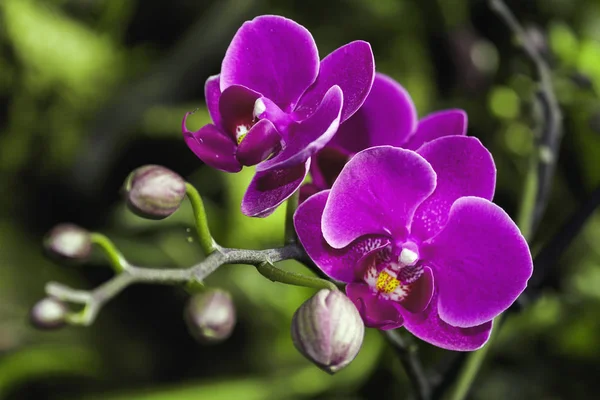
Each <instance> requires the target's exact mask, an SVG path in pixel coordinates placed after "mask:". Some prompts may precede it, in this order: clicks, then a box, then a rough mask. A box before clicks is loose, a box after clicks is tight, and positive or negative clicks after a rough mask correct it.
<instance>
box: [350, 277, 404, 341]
mask: <svg viewBox="0 0 600 400" xmlns="http://www.w3.org/2000/svg"><path fill="white" fill-rule="evenodd" d="M346 295H348V298H349V299H350V300H352V302H353V303H354V305H355V306H356V308H357V309H358V312H359V313H360V316H361V317H362V319H363V321H364V323H365V326H367V327H369V328H377V329H381V330H384V331H385V330H388V329H396V328H399V327H401V326H402V324H403V323H404V318H402V314H400V310H399V306H398V304H397V303H395V302H393V301H391V300H387V299H384V298H381V297H378V296H376V295H375V293H373V291H372V290H371V289H370V288H369V287H368V286H367V285H365V284H362V283H350V284H348V285H346Z"/></svg>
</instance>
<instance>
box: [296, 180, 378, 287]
mask: <svg viewBox="0 0 600 400" xmlns="http://www.w3.org/2000/svg"><path fill="white" fill-rule="evenodd" d="M328 195H329V191H328V190H326V191H322V192H319V193H317V194H315V195H313V196H311V197H310V198H309V199H307V200H306V201H305V202H304V203H302V204H301V205H300V206H299V207H298V209H297V210H296V213H295V214H294V227H295V228H296V232H297V233H298V238H299V239H300V243H302V246H304V249H305V250H306V253H307V254H308V256H309V257H310V258H311V260H313V261H314V262H315V264H316V265H317V267H319V269H321V271H323V272H324V273H325V274H326V275H327V276H329V277H331V278H333V279H335V280H338V281H340V282H346V283H349V282H356V281H360V280H361V278H362V276H357V275H356V273H355V267H356V265H357V264H358V263H359V260H360V259H361V258H362V257H363V256H364V255H365V254H368V253H369V252H372V251H374V250H376V249H379V248H381V247H383V246H386V245H387V244H388V243H389V240H386V239H385V238H365V239H362V238H361V239H359V240H357V241H356V242H355V243H352V244H351V245H350V246H348V247H346V248H343V249H334V248H333V247H331V246H329V245H328V244H327V242H326V241H325V239H323V234H322V233H321V216H322V215H323V209H324V208H325V203H326V202H327V196H328Z"/></svg>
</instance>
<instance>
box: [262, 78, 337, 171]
mask: <svg viewBox="0 0 600 400" xmlns="http://www.w3.org/2000/svg"><path fill="white" fill-rule="evenodd" d="M343 102H344V99H343V95H342V91H341V89H340V88H339V87H338V86H334V87H332V88H331V89H330V90H329V91H328V92H327V94H326V95H325V97H323V101H322V102H321V104H320V105H319V108H318V109H317V111H315V112H314V114H312V115H311V116H310V118H308V119H305V120H304V121H302V122H299V123H296V124H294V125H292V126H291V127H290V131H289V133H288V135H287V136H286V137H284V140H285V142H286V143H285V145H284V148H283V150H282V151H281V152H280V153H279V154H277V155H276V156H275V157H273V158H271V159H269V160H267V161H265V162H262V163H260V164H258V166H257V167H256V170H257V171H267V170H271V169H276V168H288V167H291V166H294V165H298V164H302V163H304V162H305V161H306V160H307V159H308V158H310V157H311V156H312V155H313V154H315V153H316V152H317V151H319V150H321V149H322V148H323V147H324V146H325V145H326V144H327V142H329V141H330V140H331V138H332V137H333V135H334V134H335V132H336V131H337V128H338V126H339V123H340V111H341V109H342V103H343Z"/></svg>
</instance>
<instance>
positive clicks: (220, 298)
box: [185, 289, 236, 344]
mask: <svg viewBox="0 0 600 400" xmlns="http://www.w3.org/2000/svg"><path fill="white" fill-rule="evenodd" d="M185 320H186V322H187V325H188V328H189V330H190V333H191V334H192V336H194V337H195V338H196V339H197V340H198V341H199V342H201V343H204V344H210V343H219V342H222V341H224V340H225V339H227V338H229V337H230V336H231V334H232V332H233V328H234V327H235V322H236V313H235V307H234V305H233V301H232V299H231V296H230V295H229V293H227V292H226V291H224V290H221V289H209V290H206V291H205V292H202V293H198V294H196V295H194V296H192V297H191V298H190V300H189V302H188V304H187V307H186V310H185Z"/></svg>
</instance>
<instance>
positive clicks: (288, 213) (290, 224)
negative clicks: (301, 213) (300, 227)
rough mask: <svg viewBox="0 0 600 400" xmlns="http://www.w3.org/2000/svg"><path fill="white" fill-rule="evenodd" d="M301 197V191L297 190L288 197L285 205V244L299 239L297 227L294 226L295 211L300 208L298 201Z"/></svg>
mask: <svg viewBox="0 0 600 400" xmlns="http://www.w3.org/2000/svg"><path fill="white" fill-rule="evenodd" d="M299 198H300V191H299V190H296V192H295V193H294V194H293V195H292V196H291V197H290V198H289V199H287V202H286V207H285V244H291V243H295V242H296V241H297V240H298V235H297V234H296V228H294V213H295V212H296V209H297V208H298V201H299Z"/></svg>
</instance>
